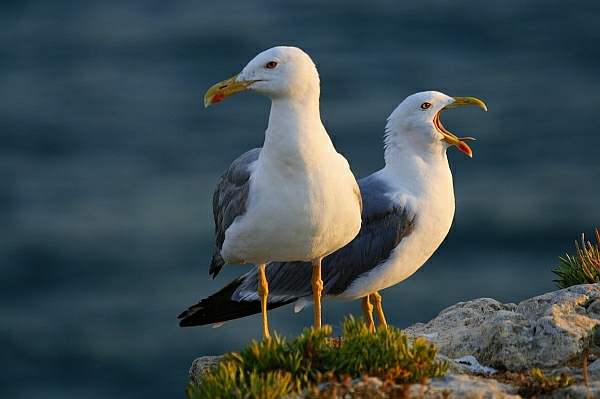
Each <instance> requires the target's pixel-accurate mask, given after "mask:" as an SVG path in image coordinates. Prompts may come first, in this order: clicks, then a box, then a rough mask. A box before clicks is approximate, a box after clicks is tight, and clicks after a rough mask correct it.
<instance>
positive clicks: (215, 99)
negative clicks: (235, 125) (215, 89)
mask: <svg viewBox="0 0 600 399" xmlns="http://www.w3.org/2000/svg"><path fill="white" fill-rule="evenodd" d="M224 98H225V94H223V93H219V94H215V95H214V96H213V98H212V99H211V100H210V102H211V103H212V104H214V103H219V102H221V101H223V99H224Z"/></svg>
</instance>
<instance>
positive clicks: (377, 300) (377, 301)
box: [369, 291, 387, 330]
mask: <svg viewBox="0 0 600 399" xmlns="http://www.w3.org/2000/svg"><path fill="white" fill-rule="evenodd" d="M369 297H370V298H371V301H372V302H373V306H374V307H375V313H377V320H378V321H379V328H380V329H384V330H385V329H386V328H387V323H386V321H385V316H384V315H383V308H382V307H381V295H379V292H377V291H375V292H374V293H372V294H371V295H369Z"/></svg>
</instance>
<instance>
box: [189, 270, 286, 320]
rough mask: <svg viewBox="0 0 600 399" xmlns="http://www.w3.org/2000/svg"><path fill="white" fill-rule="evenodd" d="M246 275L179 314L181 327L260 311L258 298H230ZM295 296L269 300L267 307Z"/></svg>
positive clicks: (244, 315)
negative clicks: (275, 300) (274, 300)
mask: <svg viewBox="0 0 600 399" xmlns="http://www.w3.org/2000/svg"><path fill="white" fill-rule="evenodd" d="M246 277H247V275H244V276H242V277H239V278H237V279H235V280H234V281H232V282H231V283H229V284H227V285H226V286H225V287H223V288H222V289H221V290H220V291H218V292H216V293H215V294H213V295H211V296H209V297H208V298H205V299H203V300H201V301H200V302H199V303H197V304H196V305H194V306H191V307H190V308H189V309H188V310H186V311H185V312H183V313H181V314H180V315H179V317H178V318H179V319H181V320H180V321H179V325H180V326H181V327H192V326H203V325H206V324H214V323H223V322H226V321H229V320H234V319H239V318H242V317H246V316H250V315H253V314H257V313H260V312H261V308H260V301H259V300H247V301H245V300H240V301H236V300H233V299H231V298H232V296H233V295H234V293H235V291H236V289H237V288H238V287H239V286H240V285H241V284H242V283H244V280H245V279H246ZM296 299H297V298H293V299H292V298H290V299H288V300H283V301H278V302H269V303H268V304H267V309H268V310H271V309H275V308H278V307H280V306H284V305H287V304H288V303H292V302H294V301H296Z"/></svg>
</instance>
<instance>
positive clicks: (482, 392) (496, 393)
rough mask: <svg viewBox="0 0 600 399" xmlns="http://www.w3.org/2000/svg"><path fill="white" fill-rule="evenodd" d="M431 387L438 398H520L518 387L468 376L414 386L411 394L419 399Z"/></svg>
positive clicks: (450, 376)
mask: <svg viewBox="0 0 600 399" xmlns="http://www.w3.org/2000/svg"><path fill="white" fill-rule="evenodd" d="M429 387H431V389H432V390H433V392H432V393H434V396H433V397H438V398H441V397H444V396H443V393H444V392H452V397H454V398H461V399H470V398H473V399H509V398H515V399H516V398H520V396H519V395H517V394H516V393H517V388H516V387H513V386H510V385H505V384H500V383H499V382H496V381H494V380H487V379H482V378H476V377H471V376H468V375H448V376H446V377H442V378H434V379H432V380H431V381H430V382H429V384H427V385H425V386H422V385H419V384H418V385H414V386H413V388H412V392H411V393H413V395H414V397H417V398H418V397H420V396H418V395H417V394H418V393H419V392H422V391H423V390H424V389H427V388H429ZM425 397H427V396H425Z"/></svg>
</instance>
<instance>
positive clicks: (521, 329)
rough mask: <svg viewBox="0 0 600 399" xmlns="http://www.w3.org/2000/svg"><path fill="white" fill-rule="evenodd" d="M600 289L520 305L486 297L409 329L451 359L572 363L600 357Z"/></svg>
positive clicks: (522, 366) (509, 366) (578, 289)
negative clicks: (586, 356) (593, 355)
mask: <svg viewBox="0 0 600 399" xmlns="http://www.w3.org/2000/svg"><path fill="white" fill-rule="evenodd" d="M599 324H600V285H598V284H586V285H578V286H573V287H569V288H566V289H563V290H559V291H555V292H550V293H547V294H544V295H540V296H537V297H535V298H532V299H528V300H525V301H523V302H521V303H520V304H518V305H515V304H512V303H510V304H502V303H500V302H498V301H496V300H494V299H490V298H481V299H476V300H473V301H470V302H461V303H458V304H456V305H454V306H451V307H449V308H447V309H445V310H443V311H442V312H441V313H440V314H439V315H438V316H437V317H436V318H435V319H433V320H431V321H430V322H429V323H427V324H422V323H418V324H415V325H413V326H411V327H408V328H407V329H405V330H404V332H405V333H407V334H408V335H409V336H412V337H414V336H425V337H426V338H427V339H428V341H430V342H433V343H435V344H436V346H437V347H438V348H439V349H440V353H441V354H442V355H445V356H447V357H449V358H459V357H463V356H467V355H472V356H475V357H476V358H477V360H479V362H480V363H481V364H483V365H484V366H489V367H493V368H495V369H499V370H513V371H524V370H530V369H532V368H535V367H540V368H553V367H557V366H561V365H566V364H567V363H569V362H570V361H572V360H574V359H577V358H579V357H581V356H582V354H583V353H584V351H586V352H588V353H599V352H600V351H599V348H598V346H597V345H596V342H597V341H599V339H598V337H597V335H598V325H599Z"/></svg>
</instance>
